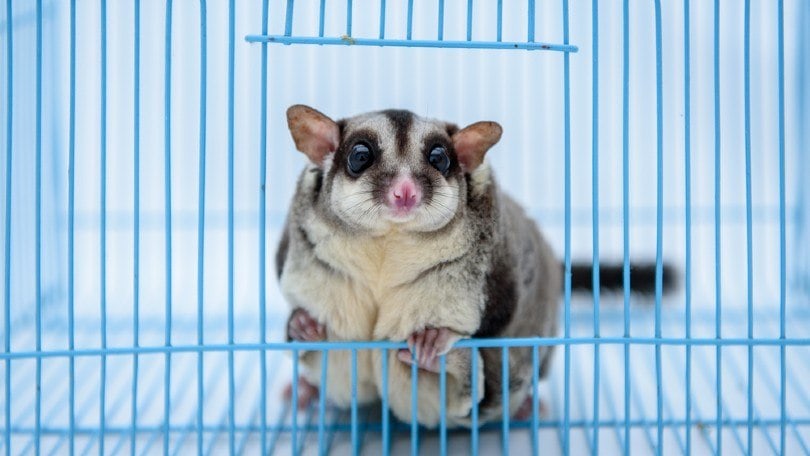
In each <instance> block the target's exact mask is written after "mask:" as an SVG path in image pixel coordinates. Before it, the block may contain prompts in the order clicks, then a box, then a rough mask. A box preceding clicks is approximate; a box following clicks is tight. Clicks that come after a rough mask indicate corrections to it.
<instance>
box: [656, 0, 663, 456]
mask: <svg viewBox="0 0 810 456" xmlns="http://www.w3.org/2000/svg"><path fill="white" fill-rule="evenodd" d="M661 34H662V31H661V0H655V98H656V136H657V143H658V144H657V149H658V154H657V155H658V171H657V179H656V180H657V183H658V189H657V203H656V211H655V212H656V223H655V239H656V246H655V338H656V339H660V338H661V295H662V291H663V288H662V286H663V272H664V269H663V262H664V258H663V257H664V89H663V80H662V79H663V75H662V73H663V68H662V65H663V64H662V54H663V52H662V50H661V46H662V41H663V40H662V37H661ZM655 380H656V382H655V383H656V397H657V407H656V412H657V421H658V422H657V424H658V440H657V445H656V453H657V454H659V455H660V454H663V452H664V416H663V414H664V402H663V401H664V391H663V376H662V372H661V343H660V342H656V344H655Z"/></svg>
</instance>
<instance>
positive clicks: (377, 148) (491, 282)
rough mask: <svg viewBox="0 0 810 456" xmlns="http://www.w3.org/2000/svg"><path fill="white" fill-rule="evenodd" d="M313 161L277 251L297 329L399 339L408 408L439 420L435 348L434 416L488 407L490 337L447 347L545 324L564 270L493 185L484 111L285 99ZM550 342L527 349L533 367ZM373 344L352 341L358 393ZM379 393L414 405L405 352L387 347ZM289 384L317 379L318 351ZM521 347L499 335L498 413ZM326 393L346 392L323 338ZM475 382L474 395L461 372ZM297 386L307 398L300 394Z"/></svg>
mask: <svg viewBox="0 0 810 456" xmlns="http://www.w3.org/2000/svg"><path fill="white" fill-rule="evenodd" d="M287 120H288V124H289V128H290V132H291V134H292V137H293V140H294V142H295V145H296V148H297V149H298V150H300V151H301V152H303V153H304V154H305V155H306V156H307V157H308V158H309V161H310V164H309V165H308V166H307V167H306V169H305V170H304V171H303V173H302V174H301V177H300V179H299V181H298V184H297V189H296V192H295V196H294V198H293V201H292V204H291V207H290V211H289V214H288V218H287V222H286V225H285V228H284V231H283V234H282V238H281V241H280V244H279V248H278V252H277V255H276V269H277V272H278V274H279V280H280V285H281V290H282V292H283V294H284V296H285V298H286V299H287V301H288V302H289V304H290V306H291V308H292V312H291V315H290V318H289V321H288V325H287V335H288V338H289V339H295V340H323V339H328V340H393V341H402V340H407V342H408V345H409V347H410V350H411V351H413V352H414V354H415V357H416V359H417V363H418V365H419V367H420V370H419V376H418V378H419V385H418V391H419V398H418V399H419V400H418V404H419V407H418V410H417V411H416V417H417V419H418V421H419V422H420V423H421V424H423V425H425V426H435V425H436V424H437V423H438V420H439V406H438V394H439V393H438V388H439V385H438V374H437V372H438V359H439V358H438V357H439V355H442V354H447V358H446V366H447V398H448V402H447V418H448V421H449V422H450V424H451V425H453V424H459V425H465V424H469V417H470V412H471V407H472V405H473V404H474V403H478V404H479V409H480V412H479V413H480V415H479V416H480V419H481V422H485V421H486V420H488V419H490V418H492V419H496V418H500V416H501V409H500V406H501V399H500V394H501V350H500V349H484V350H480V351H478V354H477V356H479V357H480V358H479V361H480V362H479V363H478V372H475V373H473V372H471V371H470V369H471V358H470V357H471V353H472V352H471V350H469V349H455V350H452V351H451V347H452V345H453V343H454V342H456V341H457V340H459V339H461V338H464V337H533V336H544V337H547V336H552V335H554V334H555V329H556V322H557V314H558V308H559V295H560V290H561V275H562V274H561V272H562V271H561V269H560V266H559V261H558V260H557V259H556V258H555V256H554V254H553V251H552V249H551V248H550V246H549V245H548V244H547V243H546V242H545V240H544V239H543V237H542V236H541V234H540V231H539V230H538V228H537V226H536V225H535V223H534V222H533V221H532V220H531V219H530V218H529V217H528V216H527V215H526V214H525V213H524V212H523V210H522V209H521V208H520V207H519V206H518V204H517V203H516V202H515V201H514V200H513V199H512V198H510V197H509V196H508V195H506V194H505V193H503V192H502V191H501V189H500V187H499V186H498V184H497V182H496V180H495V177H494V175H493V172H492V170H491V168H490V167H489V166H488V165H487V163H486V162H485V161H484V155H485V154H486V152H487V151H488V150H489V149H490V148H491V147H492V146H493V145H495V144H496V143H497V142H498V140H499V139H500V137H501V131H502V130H501V127H500V126H499V125H498V124H497V123H495V122H488V121H484V122H477V123H473V124H472V125H469V126H467V127H465V128H462V129H459V128H458V127H457V126H456V125H454V124H452V123H448V122H444V121H439V120H433V119H426V118H422V117H419V116H417V115H415V114H413V113H411V112H409V111H401V110H388V111H380V112H372V113H367V114H361V115H358V116H355V117H350V118H347V119H343V120H339V121H333V120H332V119H330V118H329V117H327V116H326V115H324V114H322V113H320V112H318V111H316V110H315V109H313V108H310V107H307V106H302V105H296V106H292V107H290V108H289V109H288V111H287ZM549 350H550V349H549V348H545V347H544V348H541V349H540V359H541V365H542V366H543V367H542V368H541V372H540V375H544V374H545V373H546V369H545V366H546V364H547V362H546V361H547V360H548V358H549ZM381 356H383V355H382V352H381V351H379V350H376V351H360V352H359V353H358V370H357V398H358V401H359V402H360V403H367V402H371V401H375V400H377V399H378V398H379V394H380V393H379V392H380V391H381V387H382V384H381V382H382V381H383V379H382V376H381V368H380V364H381ZM387 356H388V366H389V376H388V377H389V378H388V381H389V385H388V391H389V392H390V395H389V404H390V407H391V410H392V411H393V413H394V414H395V415H396V416H398V417H399V418H400V419H403V420H405V421H410V419H411V416H412V415H411V408H410V407H411V398H410V391H411V387H410V385H411V383H410V382H411V368H410V363H411V359H412V358H411V356H412V355H411V353H410V352H409V351H408V350H401V351H399V352H397V351H390V352H388V353H387ZM300 360H301V362H302V364H303V366H304V368H303V369H302V378H301V379H299V385H302V386H301V387H299V390H300V391H303V392H304V393H305V394H311V393H314V392H315V391H317V390H316V388H317V387H321V388H323V387H324V385H320V378H321V372H320V369H321V365H322V360H321V352H319V351H312V352H302V353H301V354H300ZM531 366H532V363H531V350H530V349H528V348H521V349H510V356H509V390H510V400H509V402H510V411H511V412H516V411H518V410H519V409H520V408H521V405H522V404H523V403H524V402H526V401H529V400H530V399H529V389H530V384H531V377H532V371H531V369H532V368H531ZM327 375H328V377H327V383H326V385H325V386H326V387H327V388H326V392H325V394H326V396H327V397H328V399H329V400H330V401H332V402H333V403H335V404H337V405H339V406H340V405H342V406H348V405H349V404H350V401H351V382H350V379H351V372H350V362H349V352H348V351H331V352H330V354H329V359H328V369H327ZM473 375H475V376H477V378H478V380H479V385H480V386H479V388H478V391H479V394H478V396H477V397H472V395H471V388H470V383H471V379H472V376H473ZM305 399H306V398H305Z"/></svg>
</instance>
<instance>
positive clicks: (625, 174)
mask: <svg viewBox="0 0 810 456" xmlns="http://www.w3.org/2000/svg"><path fill="white" fill-rule="evenodd" d="M629 3H630V2H629V0H624V2H623V6H622V237H623V246H624V256H623V259H624V260H623V261H624V262H623V268H622V284H623V288H624V333H623V334H624V337H625V343H624V450H623V453H624V455H625V456H627V455H629V454H630V384H631V381H630V379H631V377H630V343H629V342H628V341H629V339H630V5H629Z"/></svg>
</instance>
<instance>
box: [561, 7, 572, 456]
mask: <svg viewBox="0 0 810 456" xmlns="http://www.w3.org/2000/svg"><path fill="white" fill-rule="evenodd" d="M562 4H563V11H562V14H563V42H564V43H565V44H568V0H562ZM570 73H571V68H570V62H569V56H568V53H567V52H566V53H565V54H564V55H563V99H564V104H565V113H564V115H565V338H566V343H565V391H564V394H563V396H564V403H565V404H564V409H563V448H562V450H563V454H565V455H566V456H568V454H570V451H571V448H570V445H569V441H570V435H571V413H570V412H571V345H570V344H569V343H568V341H567V340H568V338H569V337H571V81H570Z"/></svg>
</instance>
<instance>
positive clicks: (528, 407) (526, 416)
mask: <svg viewBox="0 0 810 456" xmlns="http://www.w3.org/2000/svg"><path fill="white" fill-rule="evenodd" d="M534 401H537V402H538V404H537V413H538V418H540V417H546V416H548V408H547V407H546V403H545V401H542V400H540V399H535V397H534V395H533V394H529V395H528V396H526V399H524V400H523V403H522V404H520V408H518V409H517V411H516V412H515V413H514V415H512V418H514V419H516V420H521V421H523V420H530V419H532V407H533V406H534Z"/></svg>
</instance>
